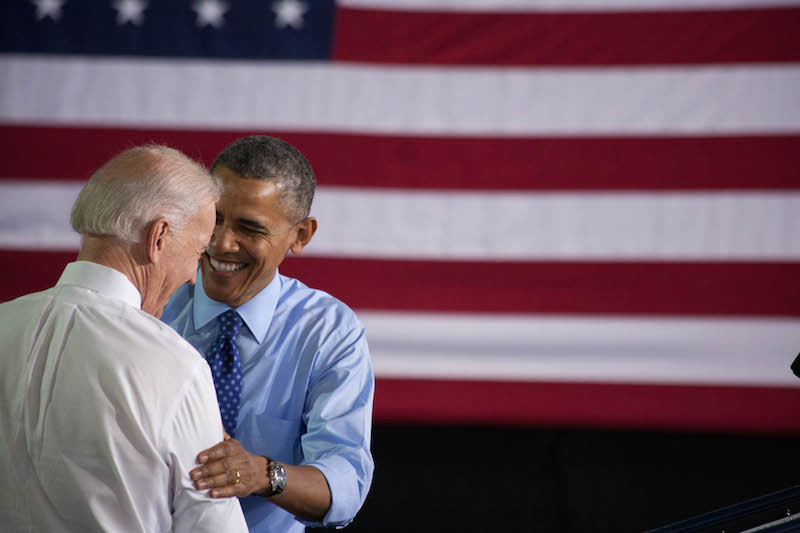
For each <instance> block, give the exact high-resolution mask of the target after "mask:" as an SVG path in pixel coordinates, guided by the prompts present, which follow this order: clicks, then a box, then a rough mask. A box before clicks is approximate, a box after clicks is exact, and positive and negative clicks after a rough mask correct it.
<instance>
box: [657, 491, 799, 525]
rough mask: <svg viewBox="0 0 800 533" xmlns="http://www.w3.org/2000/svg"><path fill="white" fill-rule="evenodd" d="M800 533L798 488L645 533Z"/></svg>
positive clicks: (774, 493)
mask: <svg viewBox="0 0 800 533" xmlns="http://www.w3.org/2000/svg"><path fill="white" fill-rule="evenodd" d="M790 531H800V485H797V486H794V487H790V488H788V489H784V490H780V491H778V492H773V493H772V494H767V495H766V496H761V497H758V498H754V499H752V500H747V501H744V502H741V503H737V504H735V505H731V506H729V507H724V508H722V509H717V510H716V511H711V512H710V513H706V514H702V515H698V516H695V517H692V518H689V519H687V520H682V521H680V522H676V523H674V524H670V525H668V526H664V527H660V528H658V529H653V530H651V531H649V532H648V533H712V532H713V533H734V532H736V533H756V532H758V533H788V532H790Z"/></svg>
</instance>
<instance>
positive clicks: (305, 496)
mask: <svg viewBox="0 0 800 533" xmlns="http://www.w3.org/2000/svg"><path fill="white" fill-rule="evenodd" d="M197 462H198V463H200V464H201V465H202V466H199V467H197V468H195V469H194V470H192V472H191V478H192V479H193V480H196V481H195V487H197V488H198V489H199V490H204V489H207V488H211V489H212V490H211V491H210V493H209V495H210V496H211V497H212V498H230V497H231V496H238V497H244V496H249V495H250V494H256V495H258V494H261V493H264V492H267V491H269V490H270V480H269V477H268V475H267V464H268V463H267V458H266V457H263V456H261V455H256V454H252V453H250V452H248V451H247V450H245V449H244V447H242V445H241V443H239V441H237V440H236V439H231V438H226V439H225V440H223V441H222V442H220V443H219V444H217V445H215V446H213V447H211V448H209V449H207V450H203V451H202V452H200V454H199V455H198V456H197ZM281 464H282V465H283V467H284V468H285V469H286V479H287V482H286V489H285V490H284V491H283V492H282V493H281V494H276V495H275V496H271V497H269V498H268V499H269V500H270V501H271V502H272V503H274V504H275V505H278V506H280V507H283V508H284V509H286V510H287V511H289V512H290V513H292V514H293V515H295V516H298V517H300V518H303V519H305V520H310V521H314V522H321V521H322V519H323V518H324V517H325V515H326V514H327V512H328V509H329V508H330V505H331V492H330V489H329V488H328V482H327V481H326V480H325V476H324V475H322V472H320V471H319V469H318V468H316V467H313V466H307V465H299V466H294V465H288V464H286V463H281ZM236 472H238V473H239V482H238V483H237V482H236Z"/></svg>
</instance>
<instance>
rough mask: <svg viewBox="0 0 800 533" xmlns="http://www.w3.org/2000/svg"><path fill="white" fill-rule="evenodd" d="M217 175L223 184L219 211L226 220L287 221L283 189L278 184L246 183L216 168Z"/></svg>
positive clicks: (250, 181)
mask: <svg viewBox="0 0 800 533" xmlns="http://www.w3.org/2000/svg"><path fill="white" fill-rule="evenodd" d="M214 174H215V175H216V176H218V177H219V178H220V179H221V180H222V184H223V191H222V197H221V198H220V200H219V203H218V204H217V207H218V209H220V210H221V211H223V212H224V213H225V214H226V216H233V217H242V218H248V219H253V220H261V219H267V220H272V219H275V218H286V215H285V206H284V205H283V201H282V194H281V193H282V189H281V187H280V186H279V185H278V184H277V183H276V182H274V181H266V180H255V179H245V178H242V177H240V176H239V175H238V174H236V173H235V172H233V171H232V170H230V169H228V168H227V167H223V166H220V167H217V168H215V169H214Z"/></svg>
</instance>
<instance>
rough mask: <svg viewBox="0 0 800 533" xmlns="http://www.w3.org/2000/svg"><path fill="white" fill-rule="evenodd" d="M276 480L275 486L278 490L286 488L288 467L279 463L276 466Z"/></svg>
mask: <svg viewBox="0 0 800 533" xmlns="http://www.w3.org/2000/svg"><path fill="white" fill-rule="evenodd" d="M275 481H276V482H277V483H276V485H277V487H275V488H276V489H277V490H278V491H282V490H283V489H284V488H286V469H285V468H283V465H282V464H277V465H276V466H275Z"/></svg>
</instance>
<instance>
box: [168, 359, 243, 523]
mask: <svg viewBox="0 0 800 533" xmlns="http://www.w3.org/2000/svg"><path fill="white" fill-rule="evenodd" d="M220 435H222V420H221V418H220V415H219V407H218V406H217V400H216V393H215V392H214V384H213V381H212V379H211V373H210V371H209V369H208V365H206V364H205V363H204V362H202V361H198V365H197V369H196V371H195V374H194V376H192V379H188V380H187V384H186V389H185V394H184V397H183V398H182V400H181V402H180V404H179V405H178V407H177V409H176V411H175V413H174V415H173V416H170V417H168V418H167V425H166V427H165V430H164V432H163V435H162V447H163V449H164V450H165V453H166V455H167V462H168V464H169V467H170V489H171V493H172V519H173V531H175V532H203V531H207V532H217V531H236V532H246V531H247V524H246V523H245V521H244V516H243V515H242V509H241V507H240V506H239V502H238V501H237V500H217V499H213V498H209V497H208V495H207V494H205V493H203V492H200V491H198V490H197V489H196V488H195V487H194V486H193V484H192V481H191V479H190V477H189V470H190V469H191V468H193V467H194V466H195V464H196V463H195V452H196V450H197V447H198V446H203V445H206V446H207V445H209V444H211V443H214V442H216V441H217V440H219V438H220Z"/></svg>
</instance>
